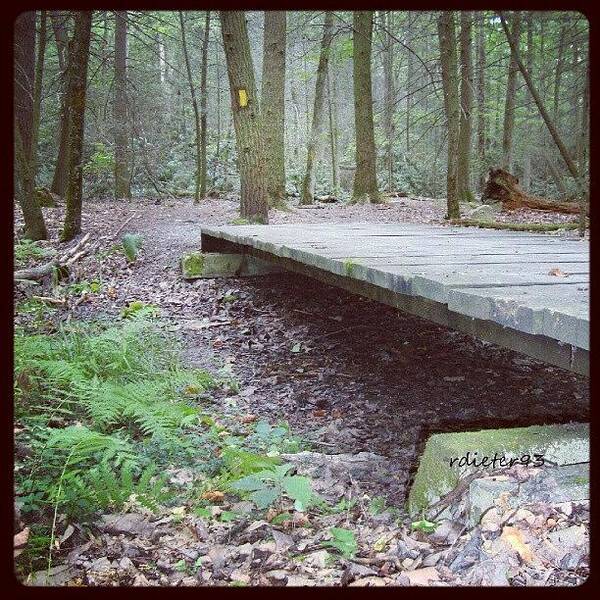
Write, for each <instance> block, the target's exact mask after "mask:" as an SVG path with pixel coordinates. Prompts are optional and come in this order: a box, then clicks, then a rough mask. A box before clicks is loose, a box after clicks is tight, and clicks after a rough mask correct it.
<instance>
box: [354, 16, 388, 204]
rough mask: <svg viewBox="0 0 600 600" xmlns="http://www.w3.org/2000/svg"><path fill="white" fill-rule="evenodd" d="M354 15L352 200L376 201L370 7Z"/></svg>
mask: <svg viewBox="0 0 600 600" xmlns="http://www.w3.org/2000/svg"><path fill="white" fill-rule="evenodd" d="M353 15H354V16H353V32H352V41H353V48H354V57H353V67H354V127H355V132H356V172H355V173H354V186H353V189H352V202H366V201H369V202H372V203H379V202H382V196H381V194H380V193H379V188H378V187H377V170H376V169H377V165H376V160H377V154H376V151H375V128H374V125H373V92H372V85H371V42H372V37H373V11H369V10H364V11H354V13H353Z"/></svg>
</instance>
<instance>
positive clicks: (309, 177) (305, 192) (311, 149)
mask: <svg viewBox="0 0 600 600" xmlns="http://www.w3.org/2000/svg"><path fill="white" fill-rule="evenodd" d="M332 38H333V12H331V11H327V12H326V13H325V24H324V25H323V37H322V38H321V52H320V54H319V66H318V68H317V82H316V84H315V103H314V106H313V114H312V126H311V130H310V137H309V141H308V148H307V152H306V171H305V174H304V180H303V181H302V194H301V197H300V203H301V204H312V203H313V200H314V195H315V160H316V156H317V148H318V145H319V138H320V135H321V124H322V122H323V104H324V102H325V83H326V81H327V63H328V61H329V48H330V46H331V40H332Z"/></svg>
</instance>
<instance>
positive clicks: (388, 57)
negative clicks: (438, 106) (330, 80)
mask: <svg viewBox="0 0 600 600" xmlns="http://www.w3.org/2000/svg"><path fill="white" fill-rule="evenodd" d="M382 18H383V23H384V29H385V33H384V36H385V38H384V39H385V46H384V51H383V82H384V83H383V85H384V93H383V105H384V108H383V111H384V114H383V129H384V132H385V166H386V174H387V189H388V192H392V191H393V190H394V138H395V126H394V109H395V106H396V82H395V78H394V37H393V35H392V31H393V30H394V13H393V12H392V11H387V13H385V12H384V13H383V17H382Z"/></svg>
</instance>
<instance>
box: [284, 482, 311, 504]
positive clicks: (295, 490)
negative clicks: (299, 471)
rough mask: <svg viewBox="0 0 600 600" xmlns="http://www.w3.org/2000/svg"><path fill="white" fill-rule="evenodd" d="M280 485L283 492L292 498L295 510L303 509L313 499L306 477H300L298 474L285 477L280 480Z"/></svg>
mask: <svg viewBox="0 0 600 600" xmlns="http://www.w3.org/2000/svg"><path fill="white" fill-rule="evenodd" d="M282 486H283V489H284V490H285V493H286V494H287V495H288V496H289V497H290V498H291V499H292V500H294V508H295V509H296V510H297V511H303V510H304V509H305V508H306V507H307V506H309V505H310V503H311V501H312V500H313V499H314V494H313V491H312V486H311V484H310V479H309V478H308V477H301V476H300V475H294V476H293V477H285V478H284V479H283V481H282Z"/></svg>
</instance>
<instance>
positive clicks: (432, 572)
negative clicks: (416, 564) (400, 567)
mask: <svg viewBox="0 0 600 600" xmlns="http://www.w3.org/2000/svg"><path fill="white" fill-rule="evenodd" d="M403 575H405V576H406V577H407V578H408V580H409V581H410V585H429V583H430V582H431V581H439V580H440V573H439V571H438V570H437V569H436V568H435V567H423V568H422V569H416V570H414V571H404V573H403Z"/></svg>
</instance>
